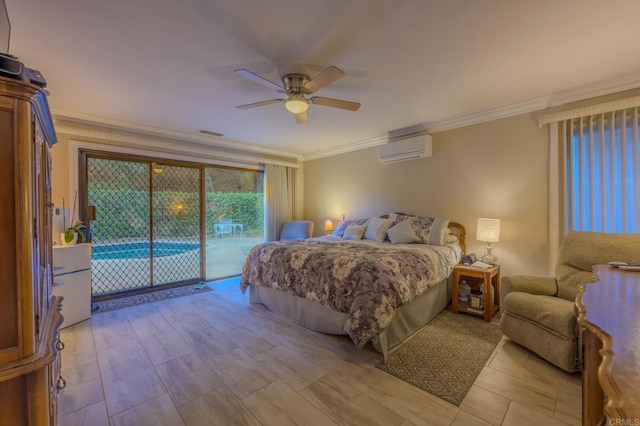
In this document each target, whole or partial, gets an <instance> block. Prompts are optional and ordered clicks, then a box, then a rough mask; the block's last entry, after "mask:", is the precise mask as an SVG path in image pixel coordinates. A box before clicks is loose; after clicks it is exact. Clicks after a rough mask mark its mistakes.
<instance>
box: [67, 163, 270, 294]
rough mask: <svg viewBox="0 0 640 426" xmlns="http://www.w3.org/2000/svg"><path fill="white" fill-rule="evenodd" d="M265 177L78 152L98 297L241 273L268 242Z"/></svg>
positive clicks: (248, 172)
mask: <svg viewBox="0 0 640 426" xmlns="http://www.w3.org/2000/svg"><path fill="white" fill-rule="evenodd" d="M263 176H264V175H263V173H262V172H261V171H259V170H247V169H236V168H228V167H214V166H206V165H202V164H193V163H181V162H174V161H166V160H162V161H161V160H154V159H150V158H144V157H135V156H123V155H118V154H111V153H104V152H94V151H81V177H84V179H81V181H80V206H81V207H80V209H79V210H80V212H81V217H82V218H83V220H85V222H89V220H90V222H89V223H85V224H86V225H88V226H89V227H90V230H91V234H92V243H93V250H92V294H93V296H94V298H104V297H112V296H114V295H118V294H122V293H123V292H131V291H148V290H149V289H151V288H162V287H165V288H166V287H168V286H174V285H181V284H188V283H196V282H200V281H203V280H213V279H217V278H222V277H228V276H233V275H238V274H240V272H241V271H242V265H243V263H244V261H245V259H246V257H247V253H248V252H249V250H250V249H251V248H252V247H253V246H255V245H257V244H259V243H262V242H264V241H265V236H264V211H265V209H264V194H263V192H264V191H263V187H264V178H263ZM88 206H91V208H89V207H88ZM90 211H93V212H95V217H91V215H89V212H90Z"/></svg>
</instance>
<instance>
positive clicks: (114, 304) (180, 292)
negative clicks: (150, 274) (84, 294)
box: [91, 284, 213, 315]
mask: <svg viewBox="0 0 640 426" xmlns="http://www.w3.org/2000/svg"><path fill="white" fill-rule="evenodd" d="M207 291H213V289H212V288H211V287H209V286H208V285H207V284H195V285H187V286H184V287H176V288H170V289H167V290H160V291H154V292H152V293H143V294H136V295H135V296H127V297H120V298H118V299H111V300H105V301H102V302H95V303H93V304H92V307H91V310H92V315H95V314H99V313H101V312H109V311H115V310H116V309H124V308H129V307H131V306H137V305H143V304H145V303H153V302H158V301H160V300H167V299H173V298H175V297H182V296H189V295H192V294H196V293H203V292H207ZM96 307H97V309H96Z"/></svg>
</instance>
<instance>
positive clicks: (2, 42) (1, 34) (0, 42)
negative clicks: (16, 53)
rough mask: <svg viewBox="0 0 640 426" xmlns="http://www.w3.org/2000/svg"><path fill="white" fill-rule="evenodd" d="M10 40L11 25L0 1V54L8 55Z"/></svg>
mask: <svg viewBox="0 0 640 426" xmlns="http://www.w3.org/2000/svg"><path fill="white" fill-rule="evenodd" d="M10 38H11V23H10V22H9V14H8V13H7V6H6V5H5V4H4V0H0V53H5V54H6V53H9V41H10Z"/></svg>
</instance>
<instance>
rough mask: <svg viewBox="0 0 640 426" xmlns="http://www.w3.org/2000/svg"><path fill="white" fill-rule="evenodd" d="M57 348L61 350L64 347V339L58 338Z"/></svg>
mask: <svg viewBox="0 0 640 426" xmlns="http://www.w3.org/2000/svg"><path fill="white" fill-rule="evenodd" d="M56 348H57V349H58V350H59V351H61V350H63V349H64V342H63V341H62V340H58V342H57V343H56Z"/></svg>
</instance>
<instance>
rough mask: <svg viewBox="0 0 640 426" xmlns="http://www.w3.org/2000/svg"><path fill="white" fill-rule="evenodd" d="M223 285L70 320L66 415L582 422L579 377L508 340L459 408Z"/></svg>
mask: <svg viewBox="0 0 640 426" xmlns="http://www.w3.org/2000/svg"><path fill="white" fill-rule="evenodd" d="M211 285H212V286H213V287H214V289H215V291H213V292H207V293H203V294H196V295H193V296H187V297H182V298H177V299H171V300H167V301H162V302H157V303H153V304H148V305H141V306H137V307H132V308H127V309H124V310H120V311H113V312H106V313H101V314H97V315H94V316H93V318H92V319H91V320H88V321H84V322H82V323H79V324H76V325H74V326H72V327H68V328H66V329H64V330H63V331H62V340H63V342H64V343H65V345H66V348H65V349H64V350H63V351H62V373H63V376H64V378H65V380H66V381H67V387H66V388H65V389H64V390H63V391H61V393H60V395H59V399H58V420H59V424H60V425H62V426H65V425H91V426H98V425H109V424H111V425H136V426H139V425H154V426H155V425H244V424H247V425H287V424H291V425H297V424H322V425H325V424H328V425H336V424H337V425H346V424H361V425H374V424H380V425H402V426H410V425H518V426H520V425H541V424H544V425H565V424H569V425H574V424H575V425H578V424H580V395H581V387H580V377H579V375H570V374H567V373H564V372H563V371H561V370H559V369H557V368H555V367H553V366H552V365H550V364H547V363H546V362H544V361H543V360H541V359H540V358H538V357H537V356H535V355H533V354H532V353H530V352H528V351H527V350H525V349H523V348H521V347H519V346H517V345H515V344H513V343H511V342H509V341H507V340H506V339H503V340H502V341H501V342H500V343H499V344H498V346H497V348H496V350H495V351H494V353H493V354H492V355H491V358H490V359H489V361H488V362H487V364H486V366H485V368H484V369H483V370H482V372H481V374H480V376H479V377H478V379H477V380H476V382H475V384H474V385H473V387H472V388H471V390H470V391H469V393H468V394H467V395H466V397H465V399H464V401H463V402H462V404H461V405H460V407H456V406H454V405H451V404H449V403H447V402H445V401H443V400H441V399H439V398H437V397H434V396H432V395H430V394H428V393H426V392H424V391H422V390H420V389H418V388H416V387H414V386H412V385H410V384H408V383H406V382H403V381H402V380H399V379H397V378H395V377H393V376H391V375H389V374H387V373H385V372H383V371H381V370H378V369H376V368H375V367H374V365H375V364H376V363H377V362H378V361H379V360H380V359H381V357H380V355H379V354H378V353H377V352H375V351H374V350H373V349H372V348H369V347H368V348H365V349H363V350H359V349H357V348H355V346H353V344H351V343H350V341H349V340H348V339H347V338H346V337H339V336H327V335H323V334H319V333H314V332H312V331H309V330H306V329H304V328H301V327H298V326H296V325H293V324H291V323H290V322H288V321H287V320H285V319H283V318H280V317H278V316H276V315H274V314H273V313H271V312H269V311H268V310H267V309H266V308H264V307H262V306H261V305H251V304H249V303H248V297H247V296H246V295H242V294H241V293H240V291H239V290H238V280H237V279H229V280H224V281H221V282H218V283H212V284H211ZM478 320H479V321H480V319H478Z"/></svg>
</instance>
